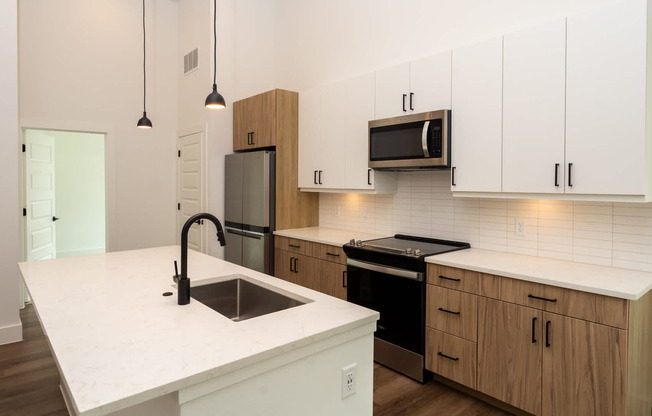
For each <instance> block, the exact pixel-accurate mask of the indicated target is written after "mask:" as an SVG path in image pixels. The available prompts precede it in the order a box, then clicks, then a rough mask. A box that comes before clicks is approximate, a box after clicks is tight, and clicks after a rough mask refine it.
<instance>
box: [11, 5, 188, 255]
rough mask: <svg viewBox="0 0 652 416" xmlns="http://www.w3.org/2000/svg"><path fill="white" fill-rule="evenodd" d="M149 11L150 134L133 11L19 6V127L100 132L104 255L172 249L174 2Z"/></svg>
mask: <svg viewBox="0 0 652 416" xmlns="http://www.w3.org/2000/svg"><path fill="white" fill-rule="evenodd" d="M146 4H147V114H148V116H149V118H150V119H151V120H152V123H153V124H154V128H153V129H151V130H141V129H137V128H136V122H137V121H138V119H139V118H140V117H141V116H142V105H143V103H142V94H143V90H142V88H143V78H142V76H143V75H142V53H143V51H142V20H141V19H142V4H141V3H140V2H134V1H130V0H97V1H92V2H90V1H84V0H60V1H57V2H52V1H48V0H29V1H25V0H24V1H21V2H20V16H19V18H20V87H21V100H20V110H21V124H22V126H23V127H38V128H51V129H64V130H81V131H91V132H106V133H107V143H108V148H107V178H108V180H109V183H110V187H109V190H108V192H109V196H108V198H109V199H108V206H109V216H110V218H109V229H108V234H109V239H108V240H109V246H108V250H109V251H115V250H125V249H133V248H141V247H150V246H161V245H167V244H174V242H175V232H174V223H175V215H176V212H175V211H176V196H175V183H176V176H175V172H176V171H175V170H176V132H177V108H178V85H177V82H176V80H177V76H178V74H177V71H178V67H179V65H178V61H177V59H178V54H177V51H178V46H177V39H178V30H177V29H178V24H177V23H178V19H177V9H178V3H177V2H176V1H173V0H147V3H146Z"/></svg>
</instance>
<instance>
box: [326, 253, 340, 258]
mask: <svg viewBox="0 0 652 416" xmlns="http://www.w3.org/2000/svg"><path fill="white" fill-rule="evenodd" d="M326 255H327V256H333V257H339V256H340V255H339V254H335V253H326Z"/></svg>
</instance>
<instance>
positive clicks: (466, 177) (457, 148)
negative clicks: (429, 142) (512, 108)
mask: <svg viewBox="0 0 652 416" xmlns="http://www.w3.org/2000/svg"><path fill="white" fill-rule="evenodd" d="M502 76H503V38H502V37H500V38H494V39H490V40H487V41H484V42H480V43H476V44H473V45H470V46H466V47H463V48H459V49H455V50H453V71H452V120H453V121H452V128H451V130H452V131H451V138H452V139H451V143H452V144H451V148H452V155H451V158H452V165H451V166H452V167H451V175H452V181H451V188H452V190H453V191H471V192H500V190H501V167H502V155H501V145H502V97H503V89H502Z"/></svg>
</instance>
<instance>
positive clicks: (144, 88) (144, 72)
mask: <svg viewBox="0 0 652 416" xmlns="http://www.w3.org/2000/svg"><path fill="white" fill-rule="evenodd" d="M145 50H146V48H145V0H143V111H146V105H145V104H146V96H147V71H146V70H145Z"/></svg>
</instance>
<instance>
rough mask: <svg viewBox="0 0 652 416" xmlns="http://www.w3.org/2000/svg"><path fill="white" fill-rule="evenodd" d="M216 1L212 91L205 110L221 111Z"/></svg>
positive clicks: (223, 104) (214, 5)
mask: <svg viewBox="0 0 652 416" xmlns="http://www.w3.org/2000/svg"><path fill="white" fill-rule="evenodd" d="M216 78H217V0H213V91H212V92H211V93H210V94H208V97H206V103H205V105H206V108H210V109H218V110H219V109H221V108H224V107H226V102H225V101H224V97H222V94H220V93H219V92H217V82H216Z"/></svg>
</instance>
